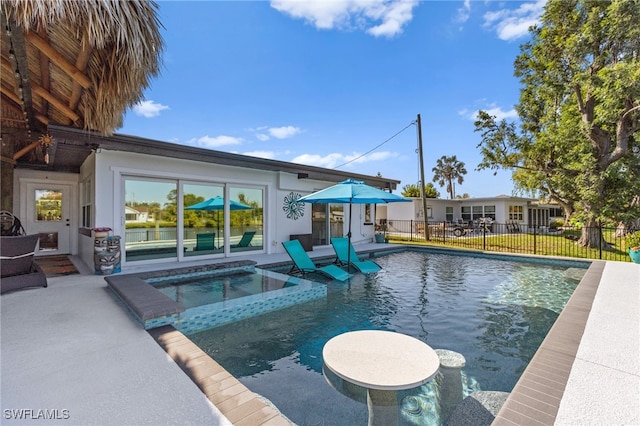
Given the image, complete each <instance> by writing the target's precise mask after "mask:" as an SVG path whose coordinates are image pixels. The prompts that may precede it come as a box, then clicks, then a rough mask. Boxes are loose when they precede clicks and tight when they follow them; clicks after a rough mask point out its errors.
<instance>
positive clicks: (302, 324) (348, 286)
mask: <svg viewBox="0 0 640 426" xmlns="http://www.w3.org/2000/svg"><path fill="white" fill-rule="evenodd" d="M376 262H377V263H379V264H380V265H381V266H382V268H383V270H382V271H381V272H379V273H377V274H375V275H370V276H365V275H362V274H356V275H354V277H353V278H351V279H350V281H348V282H345V283H340V282H335V281H326V280H323V278H321V277H313V279H314V280H316V281H321V280H322V281H323V282H324V283H325V284H327V287H328V293H327V297H326V298H322V299H317V300H314V301H311V302H307V303H303V304H299V305H296V306H293V307H289V308H286V309H283V310H279V311H276V312H272V313H268V314H265V315H261V316H259V317H255V318H252V319H248V320H243V321H239V322H235V323H232V324H227V325H224V326H220V327H216V328H213V329H210V330H206V331H202V332H198V333H195V334H191V335H189V337H190V339H191V340H192V341H194V342H195V343H196V344H197V345H198V346H200V347H201V348H202V349H203V350H205V351H206V352H207V353H208V354H209V355H210V356H211V357H212V358H213V359H215V360H216V361H217V362H219V363H220V364H221V365H222V366H223V367H224V368H226V369H227V370H228V371H229V372H230V373H231V374H232V375H234V376H235V377H237V378H238V379H239V380H240V381H241V382H242V383H244V384H245V385H246V386H247V387H248V388H249V389H251V390H252V391H254V392H257V393H259V394H261V395H263V396H265V397H266V398H268V399H270V400H271V401H272V402H273V403H274V404H275V405H276V406H277V407H278V408H279V409H280V410H281V411H282V412H283V413H284V414H285V415H286V416H287V417H289V418H290V419H291V420H292V421H294V422H295V423H297V424H300V425H305V424H312V423H315V422H318V421H321V422H322V423H321V424H323V425H346V424H349V425H357V424H366V423H367V418H368V412H367V407H366V405H365V404H363V403H361V402H357V401H355V400H353V399H351V398H348V397H347V396H344V395H342V394H341V393H339V392H338V391H336V390H335V389H334V388H332V387H331V386H330V385H329V384H328V383H327V381H326V380H325V378H324V377H323V375H322V348H323V346H324V344H325V343H326V342H327V341H328V340H329V339H331V338H332V337H334V336H336V335H338V334H341V333H344V332H347V331H353V330H362V329H379V330H390V331H396V332H401V333H404V334H407V335H410V336H413V337H416V338H418V339H420V340H422V341H424V342H426V343H427V344H429V345H430V346H431V347H432V348H434V349H448V350H451V351H455V352H459V353H461V354H462V355H463V356H464V357H465V358H466V366H465V367H464V369H463V371H462V373H463V381H464V383H463V384H464V391H465V395H466V394H469V393H471V392H473V391H476V390H489V391H504V392H509V391H511V389H512V388H513V387H514V385H515V383H516V381H517V380H518V378H519V377H520V375H521V374H522V373H523V371H524V369H525V368H526V366H527V364H528V363H529V361H530V359H531V358H532V357H533V355H534V353H535V351H536V350H537V348H538V347H539V345H540V343H541V342H542V340H543V339H544V337H545V335H546V334H547V332H548V331H549V329H550V328H551V326H552V325H553V323H554V321H555V320H556V318H557V317H558V315H559V314H560V312H561V310H562V308H563V306H564V305H565V304H566V302H567V301H568V299H569V297H570V296H571V294H572V293H573V291H574V289H575V287H576V286H577V284H578V281H576V280H575V279H568V278H565V277H564V271H565V270H567V268H568V266H566V265H564V266H553V265H541V264H539V263H535V264H534V263H526V262H520V261H505V260H499V259H494V258H480V257H471V256H455V255H445V254H431V253H425V252H417V251H406V252H402V253H395V254H390V255H386V256H381V257H378V258H376ZM583 266H584V268H586V266H587V264H583ZM575 267H576V265H575V264H574V265H572V269H575ZM585 271H586V269H585ZM436 394H437V389H436V388H435V387H434V385H433V382H430V383H428V384H427V385H423V386H421V387H419V388H416V389H414V390H410V391H407V393H405V394H402V395H399V404H400V405H401V413H400V414H401V416H400V423H401V424H403V425H421V424H440V423H441V422H442V421H443V420H444V419H440V413H439V412H438V409H439V408H438V406H437V404H436V403H435V402H434V401H435V399H434V398H435V397H436Z"/></svg>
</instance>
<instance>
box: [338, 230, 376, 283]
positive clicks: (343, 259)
mask: <svg viewBox="0 0 640 426" xmlns="http://www.w3.org/2000/svg"><path fill="white" fill-rule="evenodd" d="M331 245H332V246H333V249H334V250H335V251H336V256H338V263H339V264H340V265H348V264H349V261H350V262H351V266H353V267H354V268H356V269H357V270H358V271H360V272H362V273H363V274H372V273H374V272H378V271H380V270H381V269H382V268H381V267H380V265H378V264H377V263H376V262H374V261H372V260H360V258H359V257H358V253H356V250H355V249H354V248H353V245H351V242H349V239H348V238H344V237H343V238H331ZM349 250H350V251H351V254H349Z"/></svg>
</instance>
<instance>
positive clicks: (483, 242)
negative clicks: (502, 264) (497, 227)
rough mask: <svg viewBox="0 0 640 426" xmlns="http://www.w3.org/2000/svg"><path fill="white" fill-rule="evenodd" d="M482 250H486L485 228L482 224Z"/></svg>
mask: <svg viewBox="0 0 640 426" xmlns="http://www.w3.org/2000/svg"><path fill="white" fill-rule="evenodd" d="M482 250H484V251H486V250H487V228H486V227H485V225H484V223H483V224H482Z"/></svg>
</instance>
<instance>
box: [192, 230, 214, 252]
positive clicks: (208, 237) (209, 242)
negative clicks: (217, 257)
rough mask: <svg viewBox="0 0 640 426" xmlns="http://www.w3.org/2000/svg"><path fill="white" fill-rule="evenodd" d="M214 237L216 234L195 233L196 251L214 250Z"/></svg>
mask: <svg viewBox="0 0 640 426" xmlns="http://www.w3.org/2000/svg"><path fill="white" fill-rule="evenodd" d="M215 239H216V234H215V232H214V233H210V234H196V251H200V250H215V249H216V247H215V246H214V244H213V242H214V240H215Z"/></svg>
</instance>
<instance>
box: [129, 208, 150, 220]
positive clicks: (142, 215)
mask: <svg viewBox="0 0 640 426" xmlns="http://www.w3.org/2000/svg"><path fill="white" fill-rule="evenodd" d="M124 210H125V212H124V217H125V219H124V220H125V222H126V223H145V222H152V221H153V218H150V217H149V209H147V207H145V206H140V207H136V208H133V207H130V206H124Z"/></svg>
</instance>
